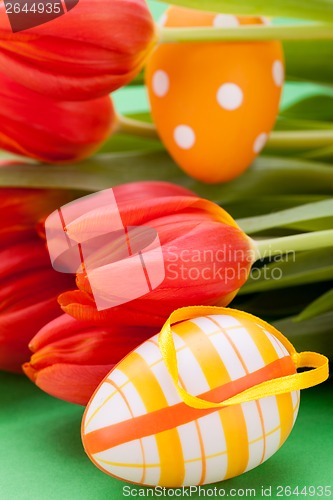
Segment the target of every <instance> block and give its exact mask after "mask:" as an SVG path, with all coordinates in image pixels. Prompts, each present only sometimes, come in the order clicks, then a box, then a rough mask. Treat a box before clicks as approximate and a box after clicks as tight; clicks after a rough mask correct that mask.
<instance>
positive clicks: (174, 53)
mask: <svg viewBox="0 0 333 500" xmlns="http://www.w3.org/2000/svg"><path fill="white" fill-rule="evenodd" d="M264 22H265V21H264V20H263V18H239V17H236V16H230V15H223V14H213V13H207V12H201V11H195V10H190V9H183V8H178V7H171V8H169V9H168V10H167V11H166V13H165V18H164V25H165V26H167V27H180V26H183V27H189V26H216V27H224V26H226V27H228V26H238V25H242V24H263V23H264ZM240 29H241V27H240ZM283 61H284V58H283V51H282V46H281V44H280V43H279V42H276V41H272V42H205V43H201V42H200V43H199V42H198V43H197V42H194V43H169V44H161V45H159V46H158V47H157V48H156V49H155V51H154V52H153V54H152V55H151V57H150V59H149V61H148V63H147V67H146V84H147V88H148V94H149V100H150V104H151V112H152V116H153V120H154V122H155V124H156V127H157V130H158V133H159V135H160V137H161V140H162V141H163V143H164V145H165V147H166V148H167V149H168V151H169V153H170V155H171V156H172V157H173V158H174V160H175V161H176V162H177V163H178V165H179V166H180V167H181V168H182V169H183V170H185V172H187V173H188V174H189V175H190V176H192V177H194V178H196V179H199V180H201V181H204V182H208V183H215V182H222V181H228V180H231V179H233V178H234V177H237V176H238V175H240V174H241V173H242V172H243V171H244V170H245V169H246V168H247V167H249V165H250V164H251V163H252V161H253V160H254V159H255V158H256V156H257V155H258V154H259V153H260V151H261V150H262V149H263V147H264V146H265V143H266V141H267V139H268V136H269V133H270V132H271V130H272V128H273V126H274V123H275V120H276V117H277V114H278V110H279V102H280V97H281V91H282V87H283V82H284V62H283Z"/></svg>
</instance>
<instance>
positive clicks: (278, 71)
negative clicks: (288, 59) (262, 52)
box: [272, 61, 284, 87]
mask: <svg viewBox="0 0 333 500" xmlns="http://www.w3.org/2000/svg"><path fill="white" fill-rule="evenodd" d="M272 71H273V80H274V82H275V85H277V86H278V87H282V85H283V82H284V67H283V64H282V62H281V61H274V63H273V67H272Z"/></svg>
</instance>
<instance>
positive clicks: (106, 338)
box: [23, 314, 157, 405]
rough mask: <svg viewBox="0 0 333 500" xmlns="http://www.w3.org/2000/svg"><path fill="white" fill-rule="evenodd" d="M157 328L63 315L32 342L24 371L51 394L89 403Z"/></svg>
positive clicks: (41, 331) (72, 400) (70, 400)
mask: <svg viewBox="0 0 333 500" xmlns="http://www.w3.org/2000/svg"><path fill="white" fill-rule="evenodd" d="M154 333H157V330H156V329H155V330H154V329H151V328H119V327H117V326H116V327H113V326H98V325H94V324H92V323H89V322H87V321H78V320H76V319H74V318H71V317H70V316H69V315H67V314H63V315H62V316H59V317H58V318H56V319H54V320H53V321H51V322H50V323H48V324H47V325H45V326H44V327H43V328H42V329H41V330H40V331H39V332H38V333H37V335H36V336H35V337H34V338H33V339H32V340H31V342H30V349H31V350H32V352H33V354H32V356H31V359H30V361H29V362H28V363H25V364H24V365H23V370H24V372H25V374H26V375H27V376H28V377H29V378H30V379H31V380H32V381H33V382H34V383H35V384H36V385H37V386H38V387H39V388H40V389H42V390H43V391H45V392H47V393H48V394H50V395H51V396H55V397H57V398H60V399H63V400H65V401H69V402H71V403H75V404H81V405H86V404H87V403H88V401H89V399H90V397H91V395H92V394H93V392H94V390H95V389H96V387H97V386H98V385H99V383H100V382H101V381H102V380H103V378H104V377H105V376H106V375H107V373H108V372H109V371H110V370H111V369H112V368H113V366H114V365H115V364H116V363H118V362H119V361H120V360H121V359H122V358H123V357H124V356H125V355H126V354H127V353H128V352H129V351H131V350H132V349H134V348H135V347H136V346H137V345H139V344H141V343H142V342H143V341H144V340H146V339H147V338H149V337H150V336H151V335H152V334H154Z"/></svg>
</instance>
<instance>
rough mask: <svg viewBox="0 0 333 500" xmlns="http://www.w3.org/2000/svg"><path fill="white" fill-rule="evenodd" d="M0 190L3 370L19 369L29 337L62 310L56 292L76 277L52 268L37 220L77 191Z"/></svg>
mask: <svg viewBox="0 0 333 500" xmlns="http://www.w3.org/2000/svg"><path fill="white" fill-rule="evenodd" d="M0 191H1V196H0V210H1V223H0V370H9V371H14V372H20V371H21V365H22V363H23V362H24V361H26V360H27V358H28V357H29V354H30V353H29V349H28V343H29V341H30V340H31V338H32V337H33V336H34V335H35V334H36V332H37V331H38V330H39V329H40V328H41V327H42V326H44V325H45V324H46V323H48V322H49V321H51V320H52V319H53V318H55V317H57V316H58V315H59V304H58V303H57V296H58V295H59V293H60V292H62V291H64V290H66V289H68V287H70V286H72V285H71V284H72V280H73V278H72V277H71V276H68V275H64V274H60V273H55V272H54V270H53V269H52V267H51V265H50V261H49V256H48V254H47V249H46V247H45V242H44V241H43V240H42V239H41V238H40V237H39V236H38V234H37V231H36V228H35V226H36V223H37V221H38V219H39V218H41V217H45V216H46V215H47V214H48V213H49V212H50V211H52V210H54V209H55V208H56V207H57V206H59V203H65V202H66V201H69V200H70V199H71V198H72V197H73V196H72V194H71V193H70V192H69V191H68V192H66V191H58V190H36V189H31V190H30V189H29V190H25V189H2V190H0Z"/></svg>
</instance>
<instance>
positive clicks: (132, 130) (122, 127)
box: [113, 115, 159, 139]
mask: <svg viewBox="0 0 333 500" xmlns="http://www.w3.org/2000/svg"><path fill="white" fill-rule="evenodd" d="M113 133H120V134H129V135H136V136H139V137H146V138H149V139H159V137H158V133H157V130H156V127H155V125H154V124H152V123H146V122H143V121H142V120H134V119H133V118H128V117H127V116H123V115H117V118H116V126H115V129H114V130H113Z"/></svg>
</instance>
